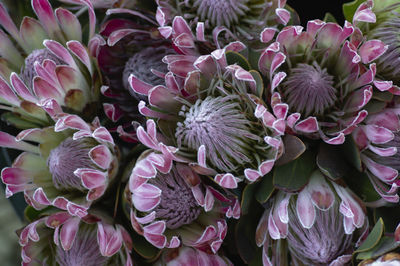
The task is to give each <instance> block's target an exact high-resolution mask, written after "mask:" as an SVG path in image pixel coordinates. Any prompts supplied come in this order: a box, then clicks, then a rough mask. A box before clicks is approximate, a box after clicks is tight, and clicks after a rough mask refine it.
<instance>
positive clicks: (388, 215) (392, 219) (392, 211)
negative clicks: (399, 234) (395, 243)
mask: <svg viewBox="0 0 400 266" xmlns="http://www.w3.org/2000/svg"><path fill="white" fill-rule="evenodd" d="M399 217H400V208H398V205H394V206H384V207H380V208H376V209H374V220H375V221H376V220H378V218H382V219H383V220H384V221H385V232H387V233H393V232H394V231H395V230H396V228H397V226H398V224H399V219H398V218H399Z"/></svg>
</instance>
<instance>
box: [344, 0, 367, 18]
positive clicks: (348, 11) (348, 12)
mask: <svg viewBox="0 0 400 266" xmlns="http://www.w3.org/2000/svg"><path fill="white" fill-rule="evenodd" d="M363 2H365V0H354V1H353V2H350V3H345V4H343V15H344V18H345V19H346V20H347V21H350V22H351V21H353V16H354V13H356V10H357V8H358V6H359V5H361V3H363Z"/></svg>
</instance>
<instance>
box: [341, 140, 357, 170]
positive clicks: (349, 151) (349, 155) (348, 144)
mask: <svg viewBox="0 0 400 266" xmlns="http://www.w3.org/2000/svg"><path fill="white" fill-rule="evenodd" d="M341 148H343V154H344V156H345V158H346V159H347V161H348V162H349V163H350V164H351V165H353V166H354V167H355V168H356V169H357V170H358V171H360V172H361V171H362V164H361V157H360V151H359V150H358V147H357V145H356V143H355V141H354V139H353V137H352V136H346V141H345V142H344V144H343V145H341Z"/></svg>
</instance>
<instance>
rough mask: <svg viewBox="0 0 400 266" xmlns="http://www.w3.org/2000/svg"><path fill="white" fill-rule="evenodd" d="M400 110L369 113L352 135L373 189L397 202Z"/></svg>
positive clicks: (385, 198)
mask: <svg viewBox="0 0 400 266" xmlns="http://www.w3.org/2000/svg"><path fill="white" fill-rule="evenodd" d="M399 115H400V112H399V110H398V108H388V109H385V110H383V111H381V112H378V113H376V114H372V115H369V116H368V118H367V119H366V120H365V123H362V124H361V125H360V126H359V127H358V128H357V129H356V130H354V132H353V137H354V140H355V142H356V143H357V145H358V147H359V149H360V151H361V161H362V162H363V164H364V165H365V168H366V173H367V175H368V177H369V179H370V181H371V183H372V184H373V186H374V188H375V190H376V191H377V192H378V193H379V194H380V195H381V197H382V198H383V199H384V200H386V201H389V202H398V201H399V195H398V194H397V192H398V188H399V186H400V179H399V171H400V164H399V160H400V153H399V152H400V119H399Z"/></svg>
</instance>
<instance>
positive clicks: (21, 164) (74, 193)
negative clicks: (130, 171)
mask: <svg viewBox="0 0 400 266" xmlns="http://www.w3.org/2000/svg"><path fill="white" fill-rule="evenodd" d="M0 137H1V138H0V140H1V141H0V145H1V146H2V147H7V148H12V149H18V150H21V151H23V153H22V154H20V155H19V156H18V157H17V158H16V159H15V161H14V162H13V164H12V166H11V167H7V168H4V169H3V170H2V172H1V177H2V180H3V182H4V184H6V186H7V187H6V196H7V197H10V196H12V195H13V194H14V193H17V192H21V191H23V192H24V196H25V199H26V201H27V203H28V204H30V205H32V206H33V207H35V208H36V209H42V208H43V207H45V206H49V205H52V206H55V207H57V208H59V209H62V210H68V212H69V213H70V214H71V215H78V216H80V217H83V216H85V215H86V214H87V209H88V208H89V207H90V205H91V203H92V202H93V201H95V200H97V199H98V198H100V197H101V196H102V195H103V194H104V192H105V190H106V189H107V187H108V184H109V183H110V182H111V181H112V179H113V178H114V177H115V175H116V173H117V170H118V160H117V150H116V147H115V146H114V142H113V139H112V137H111V135H110V133H109V132H108V131H107V130H106V129H105V128H104V127H101V126H100V125H99V123H98V121H94V122H93V123H92V124H88V123H86V122H84V121H83V120H82V119H81V118H80V117H78V116H76V115H64V116H63V117H61V118H60V119H59V120H58V121H57V124H56V125H55V126H54V127H46V128H43V129H39V128H35V129H27V130H24V131H22V132H20V133H19V134H18V135H17V136H16V137H14V136H11V135H9V134H7V133H5V132H0ZM34 143H35V144H34ZM36 143H37V145H36Z"/></svg>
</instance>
